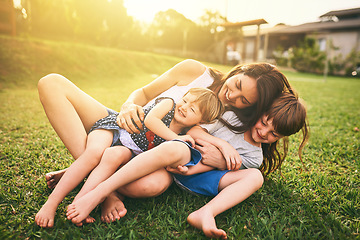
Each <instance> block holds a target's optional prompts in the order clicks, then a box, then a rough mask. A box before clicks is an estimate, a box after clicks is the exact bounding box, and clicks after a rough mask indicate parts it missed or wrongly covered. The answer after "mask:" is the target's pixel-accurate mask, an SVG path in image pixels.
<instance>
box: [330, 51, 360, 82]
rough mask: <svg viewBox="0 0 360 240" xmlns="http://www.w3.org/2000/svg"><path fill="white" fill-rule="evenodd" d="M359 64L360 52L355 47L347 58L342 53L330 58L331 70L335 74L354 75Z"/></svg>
mask: <svg viewBox="0 0 360 240" xmlns="http://www.w3.org/2000/svg"><path fill="white" fill-rule="evenodd" d="M359 66H360V52H358V51H356V50H355V49H353V50H352V51H351V52H350V53H349V54H348V55H347V56H346V57H345V58H343V56H342V55H341V54H340V55H338V56H335V57H334V58H333V59H330V61H329V72H330V74H333V75H346V76H352V72H353V71H354V70H355V69H357V68H358V67H359ZM358 74H359V73H358Z"/></svg>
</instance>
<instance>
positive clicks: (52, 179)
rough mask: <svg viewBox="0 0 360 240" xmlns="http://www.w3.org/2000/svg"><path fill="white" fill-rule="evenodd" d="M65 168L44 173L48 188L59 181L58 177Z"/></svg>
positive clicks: (51, 187)
mask: <svg viewBox="0 0 360 240" xmlns="http://www.w3.org/2000/svg"><path fill="white" fill-rule="evenodd" d="M65 172H66V169H62V170H59V171H54V172H49V173H47V174H45V179H46V184H47V185H48V187H49V188H50V189H53V188H54V187H55V186H56V184H57V183H58V182H59V181H60V178H61V177H62V176H63V175H64V173H65Z"/></svg>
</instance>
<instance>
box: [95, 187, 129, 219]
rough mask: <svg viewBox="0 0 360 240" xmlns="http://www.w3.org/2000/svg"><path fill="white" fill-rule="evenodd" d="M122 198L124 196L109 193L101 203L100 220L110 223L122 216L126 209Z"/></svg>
mask: <svg viewBox="0 0 360 240" xmlns="http://www.w3.org/2000/svg"><path fill="white" fill-rule="evenodd" d="M122 200H124V197H122V196H120V195H119V194H117V193H116V192H113V193H111V194H110V195H109V196H108V197H107V198H106V199H105V201H104V202H103V203H102V204H101V221H103V222H107V223H111V222H114V221H116V220H119V219H120V218H122V217H124V216H125V214H126V213H127V210H126V208H125V205H124V203H123V201H122Z"/></svg>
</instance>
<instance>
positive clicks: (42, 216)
mask: <svg viewBox="0 0 360 240" xmlns="http://www.w3.org/2000/svg"><path fill="white" fill-rule="evenodd" d="M56 208H57V205H56V206H52V205H51V204H50V203H48V202H46V203H45V204H44V205H43V206H42V207H41V209H40V210H39V212H38V213H37V214H36V216H35V223H36V224H37V225H39V226H40V227H44V228H51V227H53V226H54V218H55V213H56Z"/></svg>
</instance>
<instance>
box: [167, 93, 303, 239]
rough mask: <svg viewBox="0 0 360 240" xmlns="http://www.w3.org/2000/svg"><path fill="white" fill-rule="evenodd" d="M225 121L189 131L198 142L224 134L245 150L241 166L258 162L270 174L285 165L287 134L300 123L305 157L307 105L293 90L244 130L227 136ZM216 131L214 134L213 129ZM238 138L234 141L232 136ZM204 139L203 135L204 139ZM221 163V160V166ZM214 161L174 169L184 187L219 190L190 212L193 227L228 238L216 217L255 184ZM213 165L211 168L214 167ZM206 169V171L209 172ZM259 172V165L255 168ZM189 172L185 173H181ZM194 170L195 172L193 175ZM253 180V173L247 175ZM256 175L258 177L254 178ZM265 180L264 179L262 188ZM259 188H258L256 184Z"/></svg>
mask: <svg viewBox="0 0 360 240" xmlns="http://www.w3.org/2000/svg"><path fill="white" fill-rule="evenodd" d="M226 115H227V121H229V122H230V123H232V121H233V120H234V115H233V114H231V112H226V113H225V114H224V115H223V118H224V116H225V117H226ZM221 125H222V123H221V122H220V121H218V122H216V123H214V124H209V125H202V127H203V128H204V129H206V131H208V133H206V132H205V131H204V129H202V128H200V127H199V126H196V127H193V128H192V129H191V130H190V131H189V132H188V134H189V135H191V136H193V137H194V139H195V140H196V142H198V140H199V139H206V141H208V142H214V141H218V138H215V137H214V136H217V137H221V138H223V139H225V140H226V141H228V142H229V143H230V144H232V146H234V147H235V148H236V150H237V151H238V152H239V154H240V155H241V159H242V163H240V164H239V163H238V164H237V165H236V166H237V167H239V166H241V168H249V169H247V170H246V171H248V170H251V168H252V169H253V170H257V169H254V168H253V167H256V168H259V167H260V170H261V172H262V173H263V174H264V175H265V176H266V175H268V174H269V173H271V172H273V171H275V170H276V169H281V165H282V163H283V161H284V159H285V156H286V152H287V146H288V145H287V141H288V139H287V137H286V136H290V135H292V134H294V133H296V132H298V131H299V130H300V129H301V130H302V133H303V139H302V143H301V144H300V147H299V152H298V153H299V157H300V160H301V150H302V148H303V147H304V145H305V143H306V140H307V138H308V125H307V121H306V109H305V106H304V105H303V104H302V103H301V102H300V101H299V100H298V98H297V96H296V95H295V94H293V93H283V94H282V95H281V96H280V97H279V98H278V99H276V100H275V101H274V103H273V104H272V106H271V108H270V110H269V111H267V113H265V114H264V115H263V116H262V117H261V118H260V119H259V120H258V121H257V123H256V124H255V125H254V126H253V127H252V128H251V129H250V130H248V131H246V132H245V133H236V132H233V134H229V132H227V134H226V136H224V135H223V134H222V132H219V130H221V129H223V128H221ZM210 134H211V135H210ZM235 139H236V140H237V141H233V140H235ZM280 139H283V140H284V144H283V155H281V154H280V152H279V150H278V142H279V140H280ZM199 142H200V140H199ZM226 166H230V167H228V168H233V167H234V166H231V164H230V163H227V164H225V163H224V164H223V166H221V167H222V168H226ZM219 167H220V166H219ZM212 169H213V167H210V166H207V165H204V164H202V163H201V162H199V163H198V164H197V165H196V166H191V167H188V168H186V167H183V166H179V167H178V168H177V169H169V168H168V170H171V172H173V173H177V174H174V179H175V182H176V183H177V184H178V185H179V186H180V187H182V188H185V189H186V190H189V191H191V192H193V193H196V194H201V195H205V196H215V197H214V198H213V199H212V200H211V201H210V202H209V203H207V204H206V205H205V206H203V207H202V208H200V209H199V210H197V211H195V212H193V213H191V214H190V215H189V216H188V218H187V221H188V222H189V223H190V224H191V225H192V226H194V227H196V228H198V229H200V230H202V231H203V232H204V234H205V235H206V236H207V237H211V238H223V239H225V238H226V237H227V236H226V232H225V231H224V230H222V229H218V228H217V227H216V222H215V217H216V216H217V215H218V214H220V213H222V212H224V211H226V210H228V209H230V208H232V207H233V206H236V205H237V204H239V203H240V202H242V201H243V200H244V199H246V198H247V197H249V196H250V195H251V194H252V193H253V192H254V190H253V189H249V188H244V185H245V186H246V185H247V184H246V182H244V181H246V180H245V178H244V174H245V172H244V173H242V172H243V171H242V170H240V171H229V170H212ZM209 170H210V171H209ZM204 171H207V172H204ZM252 173H254V171H252ZM179 174H185V175H186V176H183V175H179ZM191 174H193V175H191ZM247 180H249V179H247ZM254 180H256V179H254ZM261 185H262V183H259V186H258V188H260V187H261ZM256 190H257V189H256Z"/></svg>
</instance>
